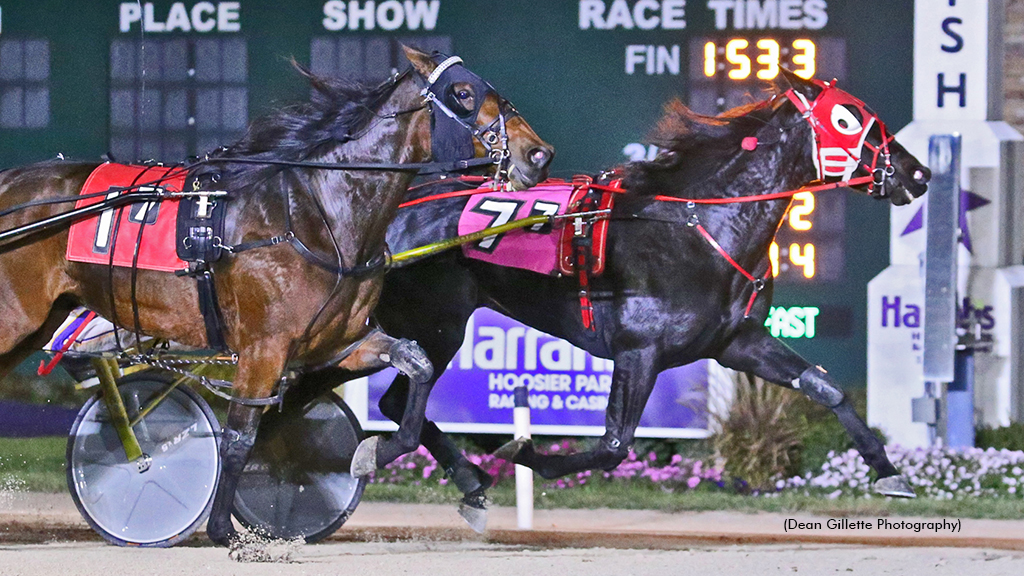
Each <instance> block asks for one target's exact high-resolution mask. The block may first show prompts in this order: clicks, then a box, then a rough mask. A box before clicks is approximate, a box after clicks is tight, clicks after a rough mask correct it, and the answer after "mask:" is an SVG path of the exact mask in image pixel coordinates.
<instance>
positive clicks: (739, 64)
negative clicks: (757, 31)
mask: <svg viewBox="0 0 1024 576" xmlns="http://www.w3.org/2000/svg"><path fill="white" fill-rule="evenodd" d="M747 46H750V42H747V41H746V40H744V39H743V38H733V39H732V40H729V42H728V43H727V44H726V45H725V59H726V61H728V62H729V63H730V64H734V65H735V66H736V67H735V68H733V69H732V70H729V78H732V79H733V80H745V79H746V78H748V77H749V76H750V57H749V56H747V55H746V54H744V53H743V51H744V50H746V49H747Z"/></svg>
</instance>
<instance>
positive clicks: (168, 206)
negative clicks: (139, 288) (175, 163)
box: [67, 163, 188, 272]
mask: <svg viewBox="0 0 1024 576" xmlns="http://www.w3.org/2000/svg"><path fill="white" fill-rule="evenodd" d="M185 175H186V171H185V170H184V169H182V168H181V167H167V166H128V165H124V164H111V163H107V164H101V165H100V166H99V167H98V168H96V170H94V171H93V173H92V174H90V175H89V178H88V179H86V181H85V185H84V186H83V187H82V192H81V193H82V194H83V195H86V194H94V193H98V192H106V191H110V194H109V195H107V196H106V197H113V196H116V195H118V194H121V193H123V192H121V190H122V189H123V188H130V189H139V188H142V189H144V190H145V189H152V188H162V189H165V190H168V191H173V192H181V190H182V188H183V186H184V184H185ZM112 187H113V188H114V190H111V188H112ZM104 198H105V197H104V196H97V197H95V198H85V199H82V200H79V201H78V202H77V203H76V204H75V207H76V208H82V207H85V206H90V205H92V204H96V203H98V202H102V201H103V200H104ZM118 220H119V221H120V224H118V223H117V222H118ZM177 220H178V200H164V201H162V202H139V203H135V204H129V205H127V206H124V207H123V208H113V209H110V210H106V211H104V212H102V213H100V214H99V215H98V216H93V217H90V218H87V219H85V220H80V221H78V222H76V223H74V224H72V225H71V230H70V232H69V234H68V251H67V259H68V260H72V261H74V262H89V263H91V264H109V263H110V262H111V252H113V263H114V266H123V267H131V266H132V260H133V259H134V255H135V247H136V244H137V243H139V241H140V238H139V234H140V232H141V233H142V237H141V243H139V244H138V247H139V257H138V267H139V268H143V269H146V270H159V271H162V272H175V271H177V270H184V269H185V268H187V267H188V265H187V264H186V263H185V262H184V261H182V260H181V259H179V258H178V255H177V254H176V252H175V242H176V239H175V226H176V224H177ZM115 231H116V236H115Z"/></svg>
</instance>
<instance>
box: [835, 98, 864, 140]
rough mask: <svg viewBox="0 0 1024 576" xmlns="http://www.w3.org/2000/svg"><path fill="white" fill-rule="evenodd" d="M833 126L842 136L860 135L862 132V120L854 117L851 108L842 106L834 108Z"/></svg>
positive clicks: (838, 105)
mask: <svg viewBox="0 0 1024 576" xmlns="http://www.w3.org/2000/svg"><path fill="white" fill-rule="evenodd" d="M832 126H834V127H835V129H836V130H838V131H839V133H840V134H846V135H847V136H851V135H853V134H859V133H860V130H861V124H860V120H858V119H857V117H856V116H854V115H853V112H851V111H850V109H849V108H847V107H846V106H843V105H842V104H837V105H835V106H833V107H832Z"/></svg>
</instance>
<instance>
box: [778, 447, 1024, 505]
mask: <svg viewBox="0 0 1024 576" xmlns="http://www.w3.org/2000/svg"><path fill="white" fill-rule="evenodd" d="M886 451H887V452H888V454H889V459H890V460H892V463H893V464H894V465H895V466H896V468H897V469H898V470H899V471H900V472H901V473H902V474H903V475H904V476H906V477H907V480H908V481H909V482H910V485H911V486H913V487H914V490H915V491H916V492H917V495H918V496H923V497H927V498H936V499H945V500H952V499H954V498H972V497H979V496H981V497H986V498H1021V497H1022V496H1024V452H1021V451H1012V450H996V449H995V448H989V449H987V450H983V449H981V448H968V449H965V450H952V449H949V448H943V447H932V448H914V449H905V448H900V447H899V446H896V447H889V448H887V449H886ZM776 488H778V489H779V490H780V491H789V490H798V491H801V492H804V493H809V494H824V495H826V496H828V497H830V498H836V497H838V496H840V495H844V496H857V497H869V496H871V494H872V493H871V483H870V477H869V476H868V467H867V464H865V463H864V460H863V459H862V458H861V457H860V454H858V453H857V451H856V450H848V451H846V452H843V453H840V454H836V453H834V452H831V453H829V458H828V461H826V462H825V464H824V465H822V467H821V470H820V471H816V472H811V473H808V474H806V475H805V476H802V477H801V476H797V477H794V478H789V479H787V480H779V481H778V482H777V483H776Z"/></svg>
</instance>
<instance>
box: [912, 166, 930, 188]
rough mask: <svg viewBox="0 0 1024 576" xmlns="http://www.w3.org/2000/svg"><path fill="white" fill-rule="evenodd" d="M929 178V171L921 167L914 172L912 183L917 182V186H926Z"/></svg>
mask: <svg viewBox="0 0 1024 576" xmlns="http://www.w3.org/2000/svg"><path fill="white" fill-rule="evenodd" d="M931 177H932V174H931V171H930V170H928V169H927V168H923V167H922V168H918V169H917V170H914V182H917V183H918V184H927V183H928V181H929V180H931Z"/></svg>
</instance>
